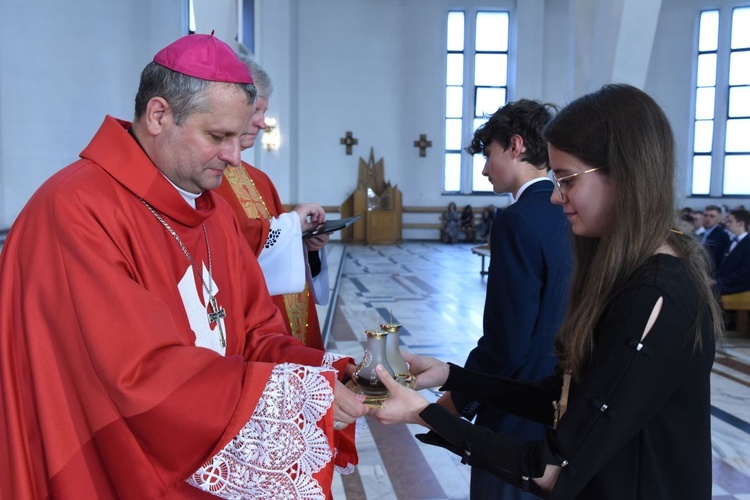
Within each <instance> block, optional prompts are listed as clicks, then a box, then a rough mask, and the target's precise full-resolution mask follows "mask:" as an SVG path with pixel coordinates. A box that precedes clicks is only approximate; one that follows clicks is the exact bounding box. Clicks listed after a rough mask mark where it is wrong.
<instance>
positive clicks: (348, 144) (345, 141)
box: [339, 130, 359, 155]
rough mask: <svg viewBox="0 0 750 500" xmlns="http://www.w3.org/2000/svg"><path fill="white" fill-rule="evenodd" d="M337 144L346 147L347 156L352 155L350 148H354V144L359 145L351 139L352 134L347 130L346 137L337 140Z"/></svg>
mask: <svg viewBox="0 0 750 500" xmlns="http://www.w3.org/2000/svg"><path fill="white" fill-rule="evenodd" d="M339 142H340V143H341V144H344V145H345V146H346V154H348V155H351V154H352V146H354V145H355V144H359V141H358V140H357V139H355V138H354V137H352V133H351V132H350V131H348V130H347V132H346V136H345V137H342V138H341V139H339Z"/></svg>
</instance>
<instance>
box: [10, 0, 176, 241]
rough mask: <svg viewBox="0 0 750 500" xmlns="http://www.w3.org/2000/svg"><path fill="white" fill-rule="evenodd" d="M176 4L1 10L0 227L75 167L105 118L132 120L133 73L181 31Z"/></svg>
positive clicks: (81, 0)
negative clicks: (39, 190) (53, 177)
mask: <svg viewBox="0 0 750 500" xmlns="http://www.w3.org/2000/svg"><path fill="white" fill-rule="evenodd" d="M183 3H184V2H183V1H182V0H160V1H158V2H151V1H149V0H129V1H127V2H111V1H106V2H103V1H101V0H77V1H75V2H59V1H57V0H34V1H25V0H3V1H2V2H0V186H1V187H2V189H1V191H0V192H1V193H2V202H1V203H0V207H1V208H0V227H7V226H9V225H10V224H11V223H12V221H13V220H14V219H15V218H16V216H17V215H18V213H19V212H20V210H21V208H22V207H23V206H24V204H25V203H26V201H27V200H28V198H29V197H30V196H31V194H32V193H33V192H34V191H35V190H36V188H37V187H38V186H39V185H40V184H41V183H42V182H44V180H45V179H47V178H48V177H49V176H50V175H52V174H53V173H54V172H56V171H57V170H59V169H60V168H62V167H64V166H65V165H67V164H69V163H71V162H73V161H75V160H76V159H78V154H79V153H80V152H81V151H82V150H83V149H84V148H85V147H86V145H87V144H88V142H89V140H90V139H91V137H92V136H93V134H94V132H95V131H96V130H97V128H98V127H99V125H100V124H101V122H102V120H103V118H104V115H105V114H112V115H115V116H117V117H119V118H124V119H127V120H131V119H132V117H133V106H134V105H133V102H134V101H133V99H134V97H135V93H136V91H137V89H138V79H139V75H140V71H141V70H142V69H143V67H144V66H145V65H146V63H148V62H149V61H150V60H151V58H153V56H154V54H155V53H156V51H157V50H158V49H159V48H161V47H163V46H165V45H166V44H167V43H169V42H170V41H172V40H173V39H175V38H177V37H178V36H179V35H180V34H182V33H186V31H184V30H183V24H184V18H183V16H182V9H183Z"/></svg>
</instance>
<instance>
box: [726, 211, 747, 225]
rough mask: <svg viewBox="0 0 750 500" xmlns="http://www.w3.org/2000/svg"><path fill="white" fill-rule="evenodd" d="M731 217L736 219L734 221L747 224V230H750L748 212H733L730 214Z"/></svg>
mask: <svg viewBox="0 0 750 500" xmlns="http://www.w3.org/2000/svg"><path fill="white" fill-rule="evenodd" d="M729 214H730V215H732V216H733V217H734V220H736V221H737V222H742V223H743V224H745V230H747V229H748V228H750V212H748V211H747V210H741V209H740V210H732V211H731V212H729Z"/></svg>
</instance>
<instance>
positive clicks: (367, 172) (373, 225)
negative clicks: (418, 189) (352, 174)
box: [341, 148, 402, 245]
mask: <svg viewBox="0 0 750 500" xmlns="http://www.w3.org/2000/svg"><path fill="white" fill-rule="evenodd" d="M353 215H361V216H362V219H361V220H360V221H359V222H358V223H357V224H354V225H353V226H351V227H348V228H346V229H344V230H343V231H342V234H341V239H342V240H343V241H344V242H345V243H366V244H368V245H391V244H394V243H398V242H400V241H401V217H402V197H401V191H400V190H399V189H398V186H391V183H390V182H386V181H385V172H384V167H383V159H382V158H381V159H380V160H378V161H377V162H375V153H374V151H373V149H372V148H370V159H369V161H367V162H366V161H365V160H364V158H360V159H359V174H358V179H357V189H356V190H355V191H354V192H353V193H352V194H351V195H349V197H348V198H347V199H346V200H344V202H343V203H342V204H341V217H342V218H343V217H351V216H353Z"/></svg>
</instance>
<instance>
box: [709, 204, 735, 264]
mask: <svg viewBox="0 0 750 500" xmlns="http://www.w3.org/2000/svg"><path fill="white" fill-rule="evenodd" d="M705 214H706V221H705V222H704V223H703V226H704V227H705V228H706V232H705V233H703V245H705V247H706V250H708V253H709V254H710V256H711V260H712V262H713V263H714V269H718V268H719V264H721V261H722V259H723V258H724V255H725V254H726V253H727V250H728V249H729V235H728V234H727V232H726V231H725V230H724V224H722V221H723V219H724V216H723V215H722V212H721V207H719V206H718V205H709V206H707V207H706V212H705Z"/></svg>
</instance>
